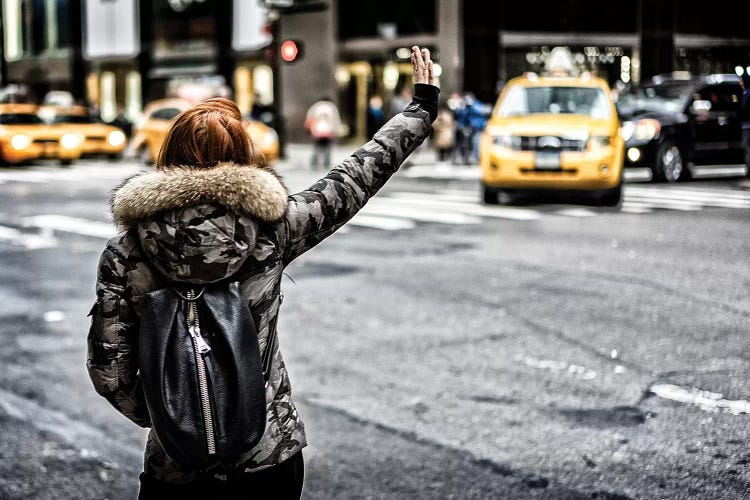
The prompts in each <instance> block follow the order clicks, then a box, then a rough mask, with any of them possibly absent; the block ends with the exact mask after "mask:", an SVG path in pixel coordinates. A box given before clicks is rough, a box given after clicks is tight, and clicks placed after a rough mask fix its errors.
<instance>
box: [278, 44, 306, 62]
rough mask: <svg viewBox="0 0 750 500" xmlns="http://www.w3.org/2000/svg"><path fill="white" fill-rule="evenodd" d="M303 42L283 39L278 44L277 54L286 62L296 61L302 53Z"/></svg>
mask: <svg viewBox="0 0 750 500" xmlns="http://www.w3.org/2000/svg"><path fill="white" fill-rule="evenodd" d="M304 47H305V45H304V43H303V42H301V41H300V40H284V41H283V42H281V44H280V45H279V56H281V60H282V61H284V62H287V63H293V62H295V61H298V60H299V59H300V58H302V56H303V55H304Z"/></svg>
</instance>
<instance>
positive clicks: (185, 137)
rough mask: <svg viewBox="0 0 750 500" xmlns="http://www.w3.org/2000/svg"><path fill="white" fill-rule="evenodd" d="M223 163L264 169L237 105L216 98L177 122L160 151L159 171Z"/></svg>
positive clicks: (192, 110) (184, 115) (262, 160)
mask: <svg viewBox="0 0 750 500" xmlns="http://www.w3.org/2000/svg"><path fill="white" fill-rule="evenodd" d="M221 162H233V163H237V164H239V165H253V164H260V165H262V164H264V163H265V160H264V158H263V155H261V154H259V153H257V152H256V150H255V147H254V146H253V144H252V141H251V140H250V136H249V135H248V133H247V129H246V127H245V124H244V123H243V122H242V113H240V110H239V108H238V107H237V105H236V104H235V103H234V102H232V101H231V100H229V99H226V98H224V97H216V98H214V99H208V100H207V101H204V102H202V103H200V104H198V105H196V106H193V107H192V108H190V109H187V110H185V111H183V112H182V113H180V114H179V115H178V116H177V118H175V121H174V123H173V124H172V126H171V127H170V128H169V131H168V132H167V137H166V139H165V140H164V143H163V144H162V146H161V150H160V151H159V158H158V160H157V162H156V168H157V169H161V168H164V167H167V166H170V165H189V166H193V167H201V168H211V167H213V166H215V165H216V164H217V163H221Z"/></svg>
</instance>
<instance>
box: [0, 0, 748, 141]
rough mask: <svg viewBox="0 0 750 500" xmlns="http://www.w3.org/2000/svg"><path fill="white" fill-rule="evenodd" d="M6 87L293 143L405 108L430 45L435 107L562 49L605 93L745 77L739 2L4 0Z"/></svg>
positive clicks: (357, 131) (483, 95) (359, 128)
mask: <svg viewBox="0 0 750 500" xmlns="http://www.w3.org/2000/svg"><path fill="white" fill-rule="evenodd" d="M0 9H1V10H2V32H3V33H2V37H0V40H1V43H2V51H0V52H1V54H2V58H0V79H2V85H7V84H9V83H16V84H24V85H27V86H28V87H29V89H30V91H31V93H32V94H33V95H35V96H36V98H37V99H38V100H41V99H42V98H43V97H44V95H45V94H46V93H47V92H48V91H50V90H67V91H70V92H71V93H72V94H73V95H74V97H75V98H77V99H79V100H81V101H86V102H88V103H89V104H90V105H92V106H94V107H95V108H97V109H98V111H100V113H101V115H102V118H103V119H105V120H107V121H108V120H110V119H112V118H114V116H115V115H116V114H117V113H118V110H123V111H124V112H125V114H126V116H127V117H128V118H130V119H131V120H135V119H137V118H138V116H139V114H140V111H141V109H142V107H143V106H144V105H145V104H146V103H148V102H149V101H151V100H154V99H157V98H161V97H165V96H170V95H183V96H184V97H188V98H190V97H192V98H198V97H200V96H201V93H202V92H205V89H206V88H213V89H215V91H216V93H222V92H231V95H233V96H234V98H235V100H236V101H237V102H238V104H239V106H240V108H241V109H242V110H243V112H247V113H249V112H250V111H251V110H252V109H253V108H254V107H255V108H256V109H258V108H260V109H268V110H270V111H271V113H272V114H273V116H274V117H275V118H273V119H272V120H271V121H272V123H273V125H274V126H276V127H277V128H278V129H280V132H282V134H283V133H284V132H286V134H285V135H286V136H287V137H288V138H289V139H291V140H301V139H303V138H304V137H305V132H304V129H303V123H304V116H305V112H306V111H307V109H308V107H309V106H310V105H311V104H312V103H314V102H315V101H317V100H319V99H320V98H322V97H325V96H327V97H329V98H331V99H333V100H334V102H336V103H337V104H338V106H339V108H340V109H341V113H342V118H343V120H344V122H345V123H346V125H347V126H348V130H349V134H350V135H351V136H354V137H357V138H362V137H364V136H365V134H366V127H367V106H368V102H369V100H370V98H371V97H372V96H374V95H379V96H380V97H382V99H383V101H384V103H385V104H384V109H385V110H386V111H389V110H390V109H391V105H392V104H393V103H394V102H395V103H397V102H398V98H399V94H400V93H401V90H402V87H404V86H405V85H407V84H408V82H409V80H410V77H411V70H410V67H409V47H410V46H411V45H414V44H418V45H420V46H425V47H428V48H430V49H431V50H432V53H433V57H434V59H435V61H436V62H437V63H438V66H437V69H438V71H439V72H440V80H441V86H442V87H443V96H444V97H446V98H447V97H448V96H449V95H450V94H451V93H452V92H465V91H470V92H473V93H474V94H475V95H476V96H477V97H478V98H479V99H482V100H485V101H494V99H495V97H496V93H497V90H498V89H499V88H501V86H502V84H503V82H504V81H506V80H507V79H509V78H512V77H514V76H517V75H519V74H521V73H523V72H524V71H538V70H540V69H541V68H542V66H543V63H544V60H545V59H546V57H547V55H548V54H549V52H550V50H551V49H552V48H553V47H555V46H561V45H562V46H568V47H570V49H571V51H572V53H573V55H574V58H575V61H576V64H577V65H579V66H580V67H581V69H586V70H589V71H593V72H596V73H597V74H599V75H600V76H603V77H605V78H607V79H608V81H609V82H610V84H611V85H616V84H628V83H632V82H638V81H640V80H644V79H648V78H651V77H652V76H654V75H656V74H659V73H664V72H669V71H673V70H688V71H692V72H696V73H709V72H723V73H739V72H740V70H741V71H743V72H745V71H747V69H748V66H750V32H749V31H748V29H747V18H746V16H744V2H743V1H742V0H714V1H713V2H711V3H706V2H701V3H698V2H697V1H692V0H681V1H678V0H649V1H645V0H633V1H630V2H623V3H621V4H616V5H614V4H606V5H605V4H603V3H601V2H598V1H593V0H556V1H554V2H553V1H547V0H544V1H537V2H510V1H495V2H484V1H479V0H410V1H401V0H357V1H344V0H329V1H321V0H263V1H261V0H153V1H138V0H2V2H0Z"/></svg>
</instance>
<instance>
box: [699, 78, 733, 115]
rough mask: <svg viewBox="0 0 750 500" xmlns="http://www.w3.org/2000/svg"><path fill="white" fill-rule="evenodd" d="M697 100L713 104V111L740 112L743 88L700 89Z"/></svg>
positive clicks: (717, 86)
mask: <svg viewBox="0 0 750 500" xmlns="http://www.w3.org/2000/svg"><path fill="white" fill-rule="evenodd" d="M695 99H701V100H705V101H710V102H711V111H739V110H740V102H741V101H742V87H741V86H740V85H738V84H731V83H729V84H728V83H725V84H718V85H707V86H705V87H703V88H702V89H700V90H699V91H698V93H697V94H696V95H695Z"/></svg>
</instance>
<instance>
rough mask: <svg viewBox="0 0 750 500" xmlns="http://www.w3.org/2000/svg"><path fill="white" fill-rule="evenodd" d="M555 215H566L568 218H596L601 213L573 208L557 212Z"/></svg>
mask: <svg viewBox="0 0 750 500" xmlns="http://www.w3.org/2000/svg"><path fill="white" fill-rule="evenodd" d="M554 214H556V215H564V216H566V217H596V216H597V215H599V212H594V211H593V210H589V209H588V208H582V207H571V208H563V209H561V210H555V211H554Z"/></svg>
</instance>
